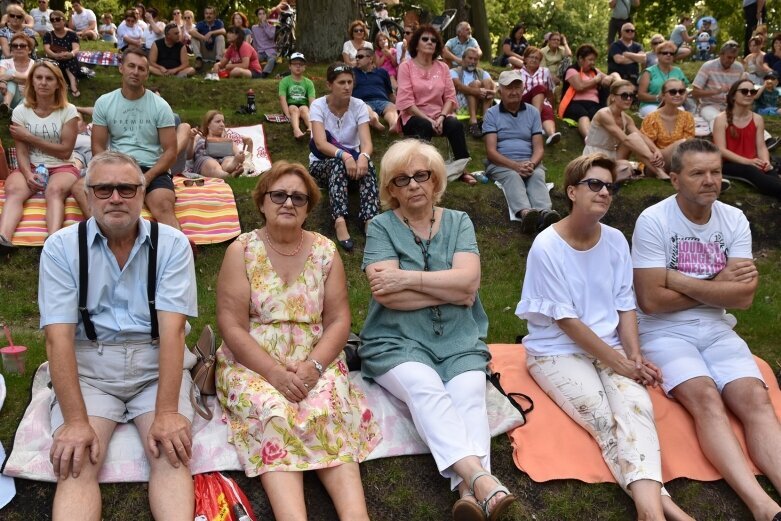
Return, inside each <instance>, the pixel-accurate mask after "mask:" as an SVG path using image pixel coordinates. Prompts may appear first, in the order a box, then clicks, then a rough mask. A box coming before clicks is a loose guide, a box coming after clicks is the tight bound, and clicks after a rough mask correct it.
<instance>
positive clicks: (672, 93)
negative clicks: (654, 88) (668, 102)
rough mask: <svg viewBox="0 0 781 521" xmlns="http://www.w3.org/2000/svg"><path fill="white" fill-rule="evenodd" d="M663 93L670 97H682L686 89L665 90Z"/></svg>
mask: <svg viewBox="0 0 781 521" xmlns="http://www.w3.org/2000/svg"><path fill="white" fill-rule="evenodd" d="M664 93H665V94H669V95H670V96H683V95H684V94H686V89H667V90H666V91H665V92H664Z"/></svg>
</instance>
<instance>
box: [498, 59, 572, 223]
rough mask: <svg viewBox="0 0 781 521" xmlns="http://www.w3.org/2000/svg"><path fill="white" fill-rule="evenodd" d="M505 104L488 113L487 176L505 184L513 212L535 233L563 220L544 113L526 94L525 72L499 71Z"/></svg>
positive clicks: (503, 187) (501, 96) (503, 188)
mask: <svg viewBox="0 0 781 521" xmlns="http://www.w3.org/2000/svg"><path fill="white" fill-rule="evenodd" d="M498 84H499V97H500V99H501V103H499V105H495V106H493V107H491V108H490V109H488V111H487V112H486V113H485V116H484V117H483V134H484V136H485V137H484V139H485V150H486V153H487V157H488V167H487V168H486V170H485V175H486V176H488V178H489V179H491V180H493V181H497V182H498V183H499V184H501V185H502V190H503V191H504V196H505V198H506V199H507V206H508V207H509V209H510V213H511V214H512V215H513V216H514V217H515V218H516V219H520V220H521V230H522V231H523V232H524V233H529V234H532V233H534V232H539V231H542V230H544V229H545V228H547V227H548V226H550V225H551V224H553V223H555V222H557V221H558V220H559V219H560V216H559V214H558V213H557V212H556V211H555V210H552V209H551V200H550V194H548V187H547V185H546V184H545V167H544V166H542V156H543V154H544V148H545V144H544V142H543V139H542V121H541V120H540V113H539V111H538V110H537V109H536V108H535V107H534V105H530V104H528V103H524V102H523V101H522V98H523V76H521V73H520V72H519V71H504V72H502V73H501V74H500V75H499V81H498Z"/></svg>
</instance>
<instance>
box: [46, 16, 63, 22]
mask: <svg viewBox="0 0 781 521" xmlns="http://www.w3.org/2000/svg"><path fill="white" fill-rule="evenodd" d="M49 20H50V21H52V22H62V18H60V17H59V16H52V17H51V18H49Z"/></svg>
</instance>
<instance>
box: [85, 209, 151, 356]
mask: <svg viewBox="0 0 781 521" xmlns="http://www.w3.org/2000/svg"><path fill="white" fill-rule="evenodd" d="M150 224H151V225H152V226H151V228H152V230H151V233H150V235H151V239H152V247H151V248H150V249H149V257H148V259H149V260H148V264H149V271H148V273H147V281H146V296H147V301H148V302H149V318H150V320H151V322H152V331H151V333H152V340H157V339H158V338H159V337H160V333H159V327H158V325H157V310H156V309H155V293H156V291H157V236H158V233H157V223H156V222H151V223H150ZM88 264H89V252H88V251H87V222H86V221H82V222H80V223H79V313H80V314H81V322H82V323H83V324H84V332H85V333H86V334H87V338H89V339H90V340H91V341H93V342H95V341H97V339H98V335H97V333H95V325H94V324H93V323H92V319H91V318H90V316H89V310H88V309H87V291H88V289H89V273H88V269H87V268H88Z"/></svg>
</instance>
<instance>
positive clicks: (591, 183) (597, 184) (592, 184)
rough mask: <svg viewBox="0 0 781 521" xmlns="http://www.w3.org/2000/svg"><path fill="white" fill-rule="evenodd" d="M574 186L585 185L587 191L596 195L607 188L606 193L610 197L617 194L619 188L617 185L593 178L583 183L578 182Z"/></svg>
mask: <svg viewBox="0 0 781 521" xmlns="http://www.w3.org/2000/svg"><path fill="white" fill-rule="evenodd" d="M575 184H579V185H587V186H588V189H589V190H591V191H592V192H596V193H599V192H601V191H602V189H603V188H607V193H609V194H610V195H613V194H615V193H616V192H618V188H619V185H618V183H606V182H604V181H602V180H601V179H594V178H593V177H592V178H590V179H584V180H583V181H579V182H577V183H575Z"/></svg>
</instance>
